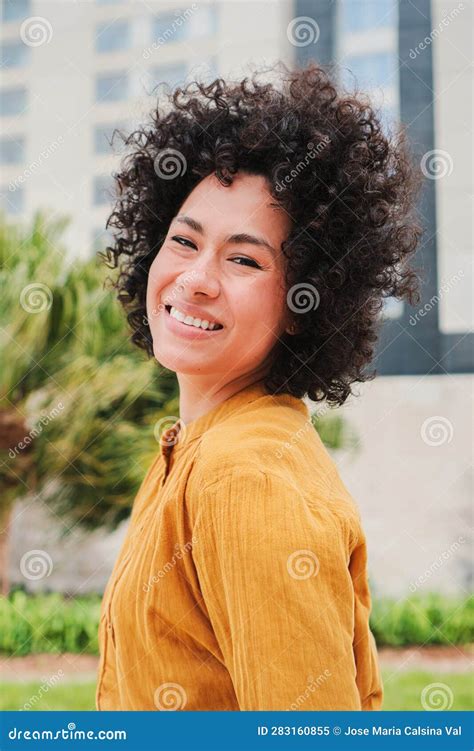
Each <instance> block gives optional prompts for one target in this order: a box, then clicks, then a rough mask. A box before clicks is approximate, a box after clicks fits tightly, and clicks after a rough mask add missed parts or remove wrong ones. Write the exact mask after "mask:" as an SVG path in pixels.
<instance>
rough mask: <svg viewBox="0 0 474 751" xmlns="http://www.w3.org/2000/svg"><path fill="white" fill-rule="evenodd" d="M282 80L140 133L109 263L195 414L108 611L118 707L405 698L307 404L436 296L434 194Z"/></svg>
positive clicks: (358, 122)
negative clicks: (383, 320)
mask: <svg viewBox="0 0 474 751" xmlns="http://www.w3.org/2000/svg"><path fill="white" fill-rule="evenodd" d="M279 81H280V83H279V84H278V85H270V84H262V83H259V82H258V80H257V77H256V76H254V77H253V79H252V80H251V81H249V80H245V81H243V82H242V83H241V84H238V85H230V84H226V83H225V82H224V81H223V80H221V79H218V80H216V81H214V83H212V84H210V85H209V86H207V87H206V86H202V85H200V84H195V85H191V86H190V87H188V88H187V89H186V90H178V91H177V92H175V93H174V95H173V96H172V100H171V107H170V108H168V110H166V111H164V110H163V111H161V110H160V109H158V110H157V111H156V112H155V113H154V117H153V121H152V127H151V128H149V129H147V128H143V129H140V130H139V131H136V132H135V133H134V134H132V135H131V136H130V137H129V138H128V140H127V143H128V145H130V144H134V145H135V147H136V148H135V149H134V150H133V151H132V153H131V154H130V155H129V156H128V157H127V161H126V163H125V164H124V166H123V169H122V171H121V172H120V173H119V174H118V175H117V181H118V183H119V186H120V198H119V199H118V203H117V206H116V208H115V211H114V213H113V214H112V216H111V219H110V220H109V221H110V224H111V225H112V226H114V227H115V228H116V229H117V239H116V242H115V245H114V247H113V248H109V249H108V259H109V261H112V262H113V265H114V266H116V267H120V270H121V274H120V276H119V279H118V281H117V288H118V290H119V297H120V299H121V301H122V302H123V303H124V305H125V307H126V310H127V312H128V321H129V323H130V325H131V327H132V331H133V333H132V340H133V342H134V343H135V344H137V345H138V346H140V347H142V348H144V349H145V350H146V351H147V352H148V353H149V354H153V355H154V357H155V358H156V360H157V361H158V363H159V364H160V365H161V366H163V367H164V368H166V369H169V370H171V371H174V372H176V375H177V379H178V382H179V407H180V408H179V411H180V417H179V419H177V418H176V417H173V418H172V420H171V422H172V423H173V424H172V425H171V427H170V428H168V429H167V430H165V431H164V432H163V434H162V436H161V439H160V444H161V446H160V451H159V453H158V456H157V457H156V460H155V461H154V462H153V464H152V466H151V467H150V469H149V471H148V473H147V475H146V477H145V479H144V481H143V484H142V486H141V489H140V491H139V493H138V495H137V498H136V499H135V502H134V506H133V510H132V517H131V523H130V527H129V529H128V534H127V537H126V540H125V542H124V545H123V548H122V550H121V552H120V555H119V558H118V560H117V562H116V565H115V567H114V570H113V573H112V576H111V578H110V581H109V583H108V586H107V589H106V592H105V595H104V600H103V604H102V613H101V621H100V649H101V661H100V669H99V682H98V687H97V708H98V709H104V710H109V709H111V710H117V709H123V710H153V709H158V710H174V709H181V710H284V709H288V710H294V709H297V710H300V709H301V710H318V709H319V710H361V709H362V710H370V709H380V708H381V706H382V695H383V689H382V683H381V678H380V672H379V668H378V663H377V653H376V646H375V641H374V638H373V636H372V633H371V631H370V628H369V614H370V607H371V600H370V592H369V588H368V576H367V549H366V540H365V536H364V531H363V529H362V526H361V519H360V514H359V511H358V508H357V506H356V504H355V502H354V500H353V499H352V498H351V497H350V495H349V493H348V491H347V489H346V488H345V486H344V485H343V483H342V481H341V479H340V477H339V475H338V472H337V470H336V467H335V465H334V463H333V461H332V460H331V458H330V456H329V454H328V453H327V451H326V450H325V448H324V446H323V444H322V443H321V440H320V438H319V436H318V435H317V433H316V432H315V430H314V428H313V427H312V424H311V420H310V415H309V411H308V407H307V406H306V404H305V402H304V401H303V397H304V396H308V397H309V398H310V399H311V400H315V401H321V400H326V401H327V403H328V404H330V405H341V404H343V403H344V402H345V400H346V399H347V397H348V396H349V395H350V393H351V385H352V384H353V383H355V382H362V381H365V380H367V378H369V377H372V374H369V373H368V372H367V371H366V366H367V364H368V363H369V361H370V360H371V358H372V355H373V350H374V343H375V340H376V332H377V327H378V325H379V320H380V315H379V314H380V310H381V306H382V302H383V298H384V297H386V296H387V295H394V296H396V297H399V298H403V297H405V298H407V299H409V300H411V301H413V300H414V298H416V276H415V273H414V271H413V270H412V269H411V268H410V267H409V266H408V262H407V261H408V258H409V257H410V255H411V254H412V253H413V251H414V250H415V248H416V245H417V242H418V239H419V235H420V230H419V228H418V226H417V225H416V223H415V222H414V220H413V219H411V218H410V209H411V207H412V205H413V201H414V195H415V192H414V191H415V180H414V176H413V172H412V168H411V166H410V160H409V158H408V156H407V150H406V147H405V145H404V142H403V138H402V136H400V137H399V138H398V139H397V140H396V141H393V142H390V141H389V140H387V138H386V137H385V136H384V135H383V133H382V132H381V129H380V125H379V122H378V120H377V117H376V115H375V114H374V112H373V111H372V109H371V108H370V106H368V104H367V103H366V102H365V101H364V100H362V99H356V98H353V97H344V96H342V95H341V94H338V93H337V91H336V89H335V87H334V85H333V83H332V82H331V80H330V78H329V77H328V75H327V74H326V73H325V72H324V71H323V70H322V69H320V68H319V67H317V66H315V65H310V66H308V67H307V68H305V69H303V70H297V71H294V72H289V71H288V70H287V69H286V68H284V69H283V68H282V69H281V70H280V78H279Z"/></svg>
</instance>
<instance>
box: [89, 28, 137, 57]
mask: <svg viewBox="0 0 474 751" xmlns="http://www.w3.org/2000/svg"><path fill="white" fill-rule="evenodd" d="M129 46H130V24H129V22H128V21H115V23H110V22H107V23H101V24H99V25H98V26H97V30H96V37H95V48H96V51H97V52H117V51H119V50H127V49H128V48H129Z"/></svg>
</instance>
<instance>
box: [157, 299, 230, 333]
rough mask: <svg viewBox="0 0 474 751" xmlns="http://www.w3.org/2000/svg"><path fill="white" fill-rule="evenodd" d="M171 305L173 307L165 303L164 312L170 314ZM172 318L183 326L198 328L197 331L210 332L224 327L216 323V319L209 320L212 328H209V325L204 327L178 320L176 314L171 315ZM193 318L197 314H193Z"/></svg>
mask: <svg viewBox="0 0 474 751" xmlns="http://www.w3.org/2000/svg"><path fill="white" fill-rule="evenodd" d="M172 307H173V306H172V305H165V310H166V312H167V313H168V315H170V314H171V308H172ZM172 318H174V319H175V320H176V321H178V322H179V323H182V324H183V326H188V327H189V328H191V329H198V330H199V331H209V332H212V331H220V330H221V329H223V328H224V327H223V325H222V324H221V323H217V321H216V322H214V321H212V322H209V323H211V325H213V328H209V326H207V327H206V328H205V327H203V326H201V325H199V326H196V325H195V324H193V323H185V322H184V321H180V320H179V318H176V316H172ZM194 318H197V316H194ZM198 320H199V319H198ZM201 320H203V321H204V320H207V319H205V318H203V319H201Z"/></svg>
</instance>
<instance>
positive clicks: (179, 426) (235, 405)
mask: <svg viewBox="0 0 474 751" xmlns="http://www.w3.org/2000/svg"><path fill="white" fill-rule="evenodd" d="M263 396H270V397H272V398H273V399H275V400H278V401H279V402H281V401H283V402H285V403H287V404H290V405H291V406H293V407H295V408H296V409H299V410H300V411H302V412H304V413H305V414H307V413H308V408H307V406H306V404H305V403H304V402H303V400H302V399H298V398H297V397H295V396H292V395H291V394H288V393H281V394H275V395H272V394H271V393H270V392H269V391H268V390H267V388H266V387H265V384H264V381H263V380H261V381H256V382H255V383H252V384H250V385H249V386H245V387H244V388H243V389H241V390H240V391H236V393H235V394H232V396H229V397H228V398H227V399H225V400H224V401H222V402H220V403H219V404H216V406H215V407H213V408H212V409H210V410H209V411H208V412H206V413H205V414H203V415H200V416H199V417H197V418H195V419H194V420H192V421H191V422H189V423H187V424H185V423H184V421H182V420H181V419H180V418H179V419H178V420H176V422H174V423H173V425H171V427H169V428H168V429H167V430H164V431H163V433H162V434H161V436H160V448H161V453H162V454H163V455H164V456H165V457H167V456H169V454H170V453H171V452H172V451H173V450H174V451H175V452H176V451H180V450H181V449H182V448H184V447H185V446H187V445H188V444H189V443H190V442H191V441H194V440H195V439H196V438H199V437H200V436H201V435H202V434H203V433H205V432H206V431H207V430H209V428H211V427H214V426H215V425H217V424H218V423H220V422H222V421H223V420H226V419H227V418H228V417H229V416H230V415H231V414H233V413H234V412H236V411H237V410H239V409H240V408H241V407H243V406H245V405H247V404H250V403H251V402H253V401H255V400H256V399H260V398H261V397H263Z"/></svg>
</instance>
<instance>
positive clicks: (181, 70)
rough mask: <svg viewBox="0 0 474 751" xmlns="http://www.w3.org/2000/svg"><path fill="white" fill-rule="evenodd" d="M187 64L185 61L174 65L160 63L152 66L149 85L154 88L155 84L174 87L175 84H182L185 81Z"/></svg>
mask: <svg viewBox="0 0 474 751" xmlns="http://www.w3.org/2000/svg"><path fill="white" fill-rule="evenodd" d="M186 71H187V66H186V65H185V63H177V64H176V65H160V66H158V67H156V68H152V69H151V70H150V74H149V80H150V85H151V87H152V88H153V89H154V88H155V87H156V86H160V87H165V88H170V89H174V88H175V87H176V86H178V85H180V86H182V85H183V84H184V83H185V81H186Z"/></svg>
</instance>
